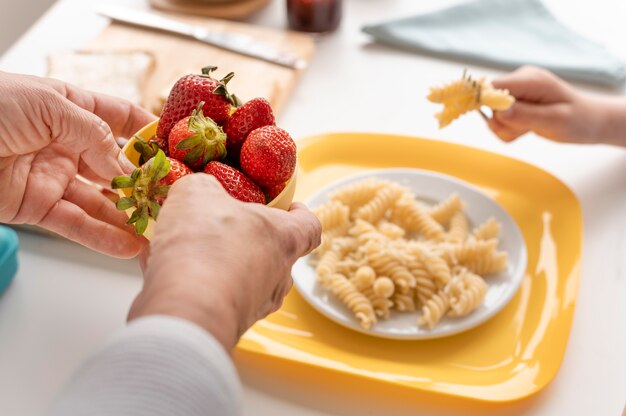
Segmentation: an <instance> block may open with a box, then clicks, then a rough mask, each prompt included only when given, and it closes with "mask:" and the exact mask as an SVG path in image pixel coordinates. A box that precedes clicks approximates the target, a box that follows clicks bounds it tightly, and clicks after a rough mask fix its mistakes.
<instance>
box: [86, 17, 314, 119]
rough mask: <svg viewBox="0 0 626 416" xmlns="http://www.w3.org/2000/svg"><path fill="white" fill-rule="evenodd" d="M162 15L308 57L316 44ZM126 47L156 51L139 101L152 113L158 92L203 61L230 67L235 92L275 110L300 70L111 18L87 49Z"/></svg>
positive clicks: (221, 73) (220, 70)
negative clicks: (113, 20)
mask: <svg viewBox="0 0 626 416" xmlns="http://www.w3.org/2000/svg"><path fill="white" fill-rule="evenodd" d="M164 16H166V17H169V18H171V19H176V20H180V21H182V22H186V23H191V24H195V25H200V26H206V27H207V28H209V29H211V30H218V31H219V30H224V31H233V32H236V33H242V34H248V35H251V36H253V37H254V38H255V39H257V40H260V41H263V42H267V43H268V44H271V45H274V46H276V47H278V48H280V49H281V50H285V51H290V52H293V53H295V54H297V55H298V56H300V57H302V58H304V59H306V60H307V61H309V60H310V59H311V57H312V55H313V51H314V48H315V46H314V42H313V40H312V38H311V37H310V36H308V35H305V34H300V33H294V32H288V31H278V30H273V29H267V28H262V27H258V26H252V25H249V24H245V23H238V22H232V21H226V20H217V19H209V18H205V17H195V16H183V15H175V14H167V15H164ZM129 49H131V50H138V49H139V50H145V51H149V52H151V53H152V54H153V55H154V57H155V60H156V65H155V68H154V70H153V72H152V74H151V75H150V77H149V79H148V81H147V82H146V90H145V92H144V94H145V97H144V100H143V101H144V102H146V103H147V104H148V106H149V109H150V110H152V111H154V112H155V113H156V114H158V113H159V112H160V108H161V105H162V97H163V96H164V95H165V96H166V95H167V92H168V91H169V89H170V88H171V86H172V85H173V84H174V82H176V80H177V79H178V78H180V77H181V76H183V75H185V74H189V73H200V68H202V67H204V66H207V65H215V66H217V67H218V70H217V71H216V72H214V76H215V77H217V78H221V77H222V76H224V75H226V74H227V73H228V72H231V71H232V72H235V77H234V78H233V79H232V80H231V81H230V83H229V84H228V89H229V91H230V92H232V93H235V94H237V95H238V96H239V97H240V98H241V99H242V101H244V102H245V101H247V100H249V99H251V98H254V97H264V98H266V99H267V100H268V101H269V102H270V104H271V105H272V107H273V108H274V111H275V112H276V113H278V112H279V111H280V110H281V108H282V107H283V106H284V105H285V103H286V101H287V98H288V97H289V95H290V94H291V92H292V90H293V88H294V87H295V85H296V83H297V81H298V79H299V77H300V75H301V72H302V70H294V69H289V68H285V67H281V66H278V65H275V64H272V63H269V62H264V61H261V60H258V59H255V58H250V57H247V56H243V55H239V54H237V53H234V52H230V51H226V50H223V49H220V48H217V47H213V46H210V45H207V44H204V43H201V42H198V41H195V40H192V39H187V38H184V37H179V36H176V35H170V34H167V33H163V32H158V31H151V30H148V29H142V28H136V27H133V26H127V25H122V24H118V23H112V24H110V25H109V26H108V27H107V28H106V29H105V30H104V31H103V32H102V33H100V35H99V36H98V37H97V38H96V39H94V40H93V41H92V42H91V43H90V44H89V46H88V50H97V51H102V50H105V51H111V50H129Z"/></svg>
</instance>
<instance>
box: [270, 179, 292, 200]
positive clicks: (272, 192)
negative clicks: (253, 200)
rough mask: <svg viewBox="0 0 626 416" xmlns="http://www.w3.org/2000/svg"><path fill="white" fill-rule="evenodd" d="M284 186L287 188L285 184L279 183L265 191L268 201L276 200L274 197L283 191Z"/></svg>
mask: <svg viewBox="0 0 626 416" xmlns="http://www.w3.org/2000/svg"><path fill="white" fill-rule="evenodd" d="M285 186H287V182H285V183H279V184H278V185H274V186H272V187H271V188H269V189H267V190H266V191H267V196H268V197H269V200H270V201H272V200H274V199H276V197H277V196H278V195H280V193H281V192H282V191H283V189H285Z"/></svg>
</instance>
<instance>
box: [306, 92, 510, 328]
mask: <svg viewBox="0 0 626 416" xmlns="http://www.w3.org/2000/svg"><path fill="white" fill-rule="evenodd" d="M433 94H435V93H433ZM437 94H439V93H437ZM445 94H447V92H446V93H444V92H440V96H439V97H443V96H444V95H445ZM464 208H465V203H464V202H463V201H462V200H461V198H460V197H459V195H457V194H452V195H450V196H449V197H448V198H447V199H445V200H444V201H442V202H439V203H438V204H435V205H434V206H428V205H425V204H424V203H422V202H420V201H417V199H416V197H415V195H413V194H412V193H411V192H410V191H409V190H407V189H405V188H403V187H401V186H400V185H398V184H395V183H393V182H390V181H385V180H380V179H377V178H368V179H363V180H360V181H358V182H355V183H352V184H349V185H346V186H345V187H344V188H341V189H339V190H337V191H336V192H334V193H332V194H331V196H330V200H329V202H327V203H326V204H324V205H322V206H320V207H319V208H317V209H315V210H314V213H315V214H316V215H317V216H318V218H320V222H321V223H322V227H323V242H322V246H321V247H320V248H318V249H317V250H315V251H314V253H313V256H312V257H311V262H312V263H313V262H315V264H316V272H317V278H318V282H319V283H320V284H321V285H322V286H324V287H326V288H327V289H328V290H330V292H331V293H332V294H334V295H335V296H337V298H339V299H340V300H341V301H342V302H343V303H344V304H345V305H347V306H348V308H349V309H350V310H351V311H352V313H353V314H354V316H355V317H356V318H357V320H358V321H359V323H360V325H361V326H362V327H363V328H370V327H371V326H372V325H374V324H375V323H376V320H377V319H388V318H389V317H390V316H391V313H392V310H396V311H401V312H410V311H414V310H418V311H419V312H418V313H419V319H418V322H417V324H418V325H419V326H424V327H427V328H433V327H434V326H435V325H437V323H438V322H439V321H440V320H441V319H442V318H443V317H444V316H449V317H450V318H449V319H453V318H457V317H461V316H465V315H467V314H469V313H471V312H472V311H473V310H475V309H476V308H477V307H478V306H479V305H480V304H481V303H482V301H483V299H484V297H485V295H486V293H487V283H486V281H485V279H484V277H485V276H488V275H490V274H492V273H496V272H499V271H502V270H504V269H505V268H506V267H507V254H506V253H505V252H501V251H498V239H497V238H498V236H499V234H500V228H501V225H500V223H499V222H498V221H496V220H495V219H493V218H490V219H489V220H487V221H486V222H485V223H483V224H481V225H479V226H478V227H476V228H474V229H473V230H472V232H471V233H469V232H468V230H469V229H470V228H469V227H470V224H469V220H468V218H467V216H466V215H465V212H464ZM446 230H447V231H446Z"/></svg>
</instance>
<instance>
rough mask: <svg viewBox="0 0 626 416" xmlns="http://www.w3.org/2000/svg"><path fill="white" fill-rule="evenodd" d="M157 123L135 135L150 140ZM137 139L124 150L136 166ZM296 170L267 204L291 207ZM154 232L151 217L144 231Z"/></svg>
mask: <svg viewBox="0 0 626 416" xmlns="http://www.w3.org/2000/svg"><path fill="white" fill-rule="evenodd" d="M157 123H158V120H155V121H153V122H152V123H150V124H148V125H147V126H145V127H144V128H142V129H141V130H139V131H138V132H137V133H136V134H135V135H136V136H139V137H141V138H142V139H144V140H145V141H148V140H149V139H150V138H151V137H153V136H154V135H155V134H156V129H157ZM136 141H137V139H136V138H135V137H133V138H132V139H130V140H129V141H128V143H126V145H125V146H124V148H123V149H122V151H123V152H124V154H125V155H126V157H127V158H128V160H130V161H131V162H132V163H133V164H134V165H135V166H139V152H137V151H136V150H135V147H134V144H135V142H136ZM296 172H298V167H297V166H296V170H295V171H294V173H293V176H292V177H291V178H290V179H289V181H288V182H287V185H286V186H285V189H283V191H282V192H281V193H280V194H279V195H278V196H277V197H276V198H274V199H273V200H271V201H270V202H269V203H268V204H267V206H268V207H272V208H279V209H284V210H287V209H289V206H290V205H291V201H293V195H294V193H295V192H296ZM118 193H119V194H120V196H130V192H128V191H123V190H118ZM126 213H127V214H128V215H129V216H130V214H131V213H132V209H129V210H126ZM153 233H154V221H153V220H152V219H150V222H149V223H148V228H147V229H146V231H145V232H144V237H146V238H147V239H148V240H149V239H151V238H152V235H153Z"/></svg>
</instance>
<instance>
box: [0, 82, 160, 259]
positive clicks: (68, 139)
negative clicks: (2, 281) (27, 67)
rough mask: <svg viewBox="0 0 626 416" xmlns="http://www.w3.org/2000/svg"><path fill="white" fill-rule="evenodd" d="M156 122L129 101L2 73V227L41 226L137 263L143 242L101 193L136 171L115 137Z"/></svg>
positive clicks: (0, 205)
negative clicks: (101, 185)
mask: <svg viewBox="0 0 626 416" xmlns="http://www.w3.org/2000/svg"><path fill="white" fill-rule="evenodd" d="M153 119H154V116H153V115H151V114H150V113H148V112H146V111H145V110H142V109H141V108H139V107H137V106H134V105H132V104H130V103H129V102H127V101H125V100H122V99H118V98H113V97H109V96H106V95H102V94H96V93H92V92H87V91H83V90H80V89H78V88H76V87H73V86H71V85H67V84H65V83H63V82H60V81H55V80H51V79H42V78H36V77H29V76H20V75H14V74H8V73H2V72H0V189H2V198H0V222H4V223H12V224H24V223H26V224H33V225H39V226H41V227H43V228H46V229H48V230H50V231H53V232H56V233H58V234H60V235H62V236H65V237H67V238H69V239H71V240H74V241H76V242H78V243H81V244H83V245H85V246H87V247H89V248H92V249H94V250H97V251H100V252H102V253H105V254H109V255H113V256H118V257H133V256H135V255H136V254H137V253H138V252H139V250H140V249H141V246H142V243H141V239H140V238H139V237H137V236H135V235H133V234H132V232H131V231H129V230H130V229H129V228H128V227H126V226H124V223H125V221H126V219H127V218H126V216H125V214H124V213H123V212H120V211H117V210H116V209H115V205H114V204H113V203H111V201H109V200H108V199H107V198H106V197H105V196H103V195H102V194H101V193H100V192H99V191H97V190H96V189H95V188H93V187H91V186H89V185H87V184H85V183H83V182H81V181H80V180H78V179H76V174H80V175H82V176H84V177H85V178H88V179H91V180H94V181H97V182H100V183H109V182H110V181H111V179H112V178H113V177H115V176H117V175H121V174H124V173H128V172H131V171H132V169H133V166H132V164H130V162H128V160H126V158H125V156H124V155H123V153H122V152H121V151H120V149H119V147H118V146H117V144H116V141H115V136H121V137H129V136H131V135H132V134H133V133H134V132H136V131H137V130H138V129H139V128H141V127H142V126H144V125H145V124H147V123H149V122H150V121H152V120H153Z"/></svg>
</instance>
